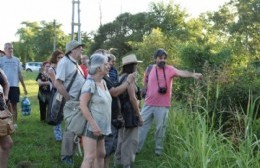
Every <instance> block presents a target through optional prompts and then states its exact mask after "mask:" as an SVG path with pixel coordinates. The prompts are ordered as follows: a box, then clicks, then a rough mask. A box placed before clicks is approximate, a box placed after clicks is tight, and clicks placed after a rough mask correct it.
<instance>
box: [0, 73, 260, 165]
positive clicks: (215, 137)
mask: <svg viewBox="0 0 260 168" xmlns="http://www.w3.org/2000/svg"><path fill="white" fill-rule="evenodd" d="M36 76H37V73H28V72H24V78H25V83H26V86H27V90H28V92H29V94H28V96H29V99H30V101H31V107H32V111H31V115H30V116H22V115H21V109H20V104H19V115H18V129H17V131H16V132H15V133H14V134H13V135H12V139H13V141H14V146H13V149H12V151H11V156H10V159H9V163H8V164H9V165H8V167H9V168H16V167H23V168H63V167H64V165H61V164H60V149H61V143H59V142H56V141H55V140H54V135H53V128H52V126H50V125H47V124H45V123H42V122H40V116H39V107H38V99H37V97H36V95H37V92H38V85H37V83H36V81H35V78H36ZM21 90H22V89H21ZM22 97H23V94H22V95H21V98H22ZM249 111H250V110H249ZM236 117H237V118H239V116H234V118H236ZM206 118H207V112H206V111H205V113H197V112H190V111H189V110H188V109H187V108H185V107H184V106H183V104H179V103H177V102H174V103H173V107H172V108H171V109H170V114H169V120H168V125H167V132H166V139H165V144H164V146H165V152H164V154H163V156H161V157H157V156H155V154H154V144H155V141H154V127H152V128H151V129H152V130H150V131H149V133H148V136H147V139H146V143H145V145H144V148H143V150H142V151H141V153H140V154H138V155H137V156H136V161H135V168H222V167H227V168H233V167H234V168H256V167H260V152H259V149H260V142H259V139H258V138H259V137H257V135H256V134H254V133H253V131H252V127H253V128H254V129H255V130H256V131H258V132H259V129H260V125H259V123H260V121H259V120H256V121H255V122H254V123H252V120H251V119H252V117H250V115H248V116H246V117H244V120H245V122H244V123H250V124H248V127H247V129H245V130H244V131H245V133H241V135H244V137H241V138H240V139H239V144H238V145H234V143H233V141H232V139H229V138H228V137H226V136H225V135H224V134H223V133H221V131H219V130H214V129H213V128H211V127H209V126H208V123H207V119H206ZM233 131H234V132H236V131H238V130H233ZM258 136H259V134H258ZM74 159H75V163H74V167H75V168H79V167H80V164H81V161H82V157H80V156H77V155H75V157H74ZM111 164H112V163H111ZM0 167H1V165H0ZM111 167H112V166H111Z"/></svg>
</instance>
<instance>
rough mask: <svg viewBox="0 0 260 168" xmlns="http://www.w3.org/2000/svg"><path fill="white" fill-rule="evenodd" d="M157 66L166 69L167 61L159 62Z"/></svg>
mask: <svg viewBox="0 0 260 168" xmlns="http://www.w3.org/2000/svg"><path fill="white" fill-rule="evenodd" d="M157 65H158V67H160V68H164V67H165V61H161V62H158V63H157Z"/></svg>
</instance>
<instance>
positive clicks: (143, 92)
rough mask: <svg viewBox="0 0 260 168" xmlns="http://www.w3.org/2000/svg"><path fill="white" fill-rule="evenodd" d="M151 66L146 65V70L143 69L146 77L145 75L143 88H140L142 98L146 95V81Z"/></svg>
mask: <svg viewBox="0 0 260 168" xmlns="http://www.w3.org/2000/svg"><path fill="white" fill-rule="evenodd" d="M152 68H153V65H148V67H147V68H146V71H145V73H146V77H145V82H144V88H143V89H142V90H141V96H142V98H145V96H146V91H147V83H148V79H149V74H150V72H151V70H152Z"/></svg>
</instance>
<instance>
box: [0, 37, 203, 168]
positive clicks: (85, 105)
mask: <svg viewBox="0 0 260 168" xmlns="http://www.w3.org/2000/svg"><path fill="white" fill-rule="evenodd" d="M8 44H9V48H12V45H11V44H10V43H8ZM83 50H84V44H82V43H79V42H78V41H75V40H72V41H70V42H69V43H67V44H66V51H65V54H63V52H61V51H59V50H58V51H55V52H54V53H53V54H52V57H51V59H50V61H46V62H44V63H43V68H42V70H41V72H40V73H39V75H38V76H37V78H36V80H37V82H38V84H39V94H38V98H39V107H40V119H41V120H42V121H44V120H45V119H46V118H45V117H46V110H47V104H46V103H48V102H47V101H46V99H48V98H47V97H48V96H47V94H46V93H47V92H46V90H48V92H51V90H56V91H57V92H59V93H60V94H61V95H62V96H63V97H64V98H65V100H66V104H67V103H68V104H73V101H78V100H79V102H80V109H81V110H80V111H81V112H82V115H83V117H84V118H85V119H86V121H87V122H86V125H85V129H84V132H83V134H82V137H81V138H82V146H83V150H84V157H83V161H82V164H81V167H82V168H89V167H100V168H103V167H106V168H108V167H109V161H110V157H111V156H112V155H113V153H114V159H115V164H117V165H121V166H122V167H124V168H131V167H133V164H134V161H135V156H136V154H137V153H139V152H141V149H142V147H143V145H144V141H145V138H146V136H147V133H148V131H149V129H150V126H151V124H152V122H153V120H154V121H155V123H156V132H155V139H156V143H155V154H156V155H158V156H160V155H162V152H163V139H164V136H165V130H166V125H167V120H168V112H169V107H170V106H171V94H172V79H173V78H174V77H193V78H195V79H200V78H201V77H202V74H200V73H193V72H189V71H185V70H179V69H177V68H175V67H173V66H171V65H167V64H166V59H167V57H168V54H167V52H166V51H165V50H164V49H158V50H156V52H155V53H154V62H155V63H154V64H153V65H150V66H149V67H147V69H146V71H145V74H144V88H143V89H142V91H143V92H145V100H144V106H143V107H142V108H141V89H140V87H139V86H138V85H137V82H136V75H137V67H138V64H139V63H141V62H142V61H139V60H138V59H137V57H136V55H134V54H130V55H127V56H125V57H123V58H122V64H121V68H122V72H121V73H118V71H117V69H116V68H115V66H114V65H115V62H116V57H115V56H114V55H113V54H112V53H111V52H109V51H108V50H104V49H99V50H97V51H95V52H94V53H93V54H92V55H91V56H90V57H89V60H88V61H87V57H84V56H83ZM11 55H12V54H11ZM4 57H7V58H6V59H8V56H7V55H6V56H4ZM80 59H81V63H82V64H81V65H79V64H78V62H79V60H80ZM2 62H3V61H0V67H1V68H2V67H3V66H2V64H3V63H2ZM6 62H8V61H6ZM86 62H88V63H86ZM19 63H20V62H19ZM17 65H19V64H17ZM2 69H3V70H4V69H7V68H2ZM18 69H19V68H18ZM7 72H8V71H7ZM17 72H18V74H19V75H18V76H19V78H18V79H19V80H20V81H21V83H22V86H23V87H24V91H25V93H27V91H26V88H25V85H24V82H23V80H22V77H21V73H20V70H17ZM9 73H10V72H9ZM74 74H76V76H74ZM8 81H9V80H8ZM71 81H73V82H72V85H71V87H70V89H69V90H67V87H68V85H69V84H70V83H71ZM17 82H19V81H17ZM9 85H10V82H9ZM10 86H12V85H10ZM16 86H18V85H16ZM11 89H12V87H10V91H9V97H10V92H11ZM18 98H19V97H18ZM18 101H19V100H18ZM11 102H12V101H11ZM66 104H65V106H66ZM64 110H66V108H64ZM14 123H16V122H15V121H14ZM65 127H66V126H65ZM54 135H55V138H56V140H57V141H62V144H61V161H62V163H64V164H67V165H73V154H74V150H75V143H74V138H75V134H74V133H73V132H70V131H69V130H68V129H66V128H65V130H64V131H63V134H62V130H61V124H60V123H59V124H57V125H56V126H54ZM11 146H12V140H11V138H10V136H7V137H0V164H1V163H2V162H3V163H5V164H6V165H7V160H8V155H9V152H10V149H11ZM2 156H6V157H2ZM1 165H2V164H1ZM3 165H4V164H3ZM4 167H7V166H4Z"/></svg>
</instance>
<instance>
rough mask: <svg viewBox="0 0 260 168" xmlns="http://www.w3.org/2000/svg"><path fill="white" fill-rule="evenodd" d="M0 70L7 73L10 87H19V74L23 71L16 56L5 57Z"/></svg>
mask: <svg viewBox="0 0 260 168" xmlns="http://www.w3.org/2000/svg"><path fill="white" fill-rule="evenodd" d="M0 68H2V70H3V71H4V72H5V75H6V77H7V79H8V82H9V85H10V87H19V73H20V72H21V69H22V66H21V63H20V60H19V59H18V58H17V57H15V56H12V57H7V56H3V57H1V59H0Z"/></svg>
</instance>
